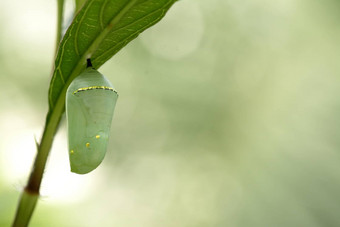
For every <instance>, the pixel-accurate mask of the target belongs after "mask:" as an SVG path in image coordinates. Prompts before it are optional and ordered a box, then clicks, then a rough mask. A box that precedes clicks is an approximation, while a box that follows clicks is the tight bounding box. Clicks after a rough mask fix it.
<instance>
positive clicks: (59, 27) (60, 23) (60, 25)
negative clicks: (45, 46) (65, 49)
mask: <svg viewBox="0 0 340 227" xmlns="http://www.w3.org/2000/svg"><path fill="white" fill-rule="evenodd" d="M63 17H64V0H58V16H57V34H56V44H55V54H54V56H56V55H57V51H58V46H59V43H60V40H61V30H62V28H63Z"/></svg>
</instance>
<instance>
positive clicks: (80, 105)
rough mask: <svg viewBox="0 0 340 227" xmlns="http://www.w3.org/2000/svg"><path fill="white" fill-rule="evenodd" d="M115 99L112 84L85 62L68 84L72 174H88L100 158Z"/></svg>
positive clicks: (115, 93) (68, 123) (104, 148)
mask: <svg viewBox="0 0 340 227" xmlns="http://www.w3.org/2000/svg"><path fill="white" fill-rule="evenodd" d="M117 98H118V94H117V92H116V90H115V89H114V87H113V86H112V84H111V83H110V82H109V81H108V80H107V79H106V78H105V77H104V76H103V75H102V74H100V73H99V72H98V71H97V70H95V69H94V68H92V64H91V61H90V59H88V68H87V69H86V70H85V71H84V72H83V73H81V74H80V75H79V76H78V77H77V78H75V79H74V80H73V81H72V83H71V84H70V86H69V87H68V89H67V93H66V117H67V128H68V146H69V157H70V165H71V171H72V172H74V173H78V174H85V173H88V172H90V171H92V170H94V169H95V168H97V167H98V165H99V164H100V163H101V162H102V160H103V159H104V156H105V153H106V147H107V143H108V139H109V134H110V128H111V121H112V116H113V112H114V109H115V105H116V101H117Z"/></svg>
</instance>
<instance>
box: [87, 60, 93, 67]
mask: <svg viewBox="0 0 340 227" xmlns="http://www.w3.org/2000/svg"><path fill="white" fill-rule="evenodd" d="M86 62H87V64H86V68H90V67H91V68H93V66H92V62H91V58H88V59H86Z"/></svg>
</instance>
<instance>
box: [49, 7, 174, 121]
mask: <svg viewBox="0 0 340 227" xmlns="http://www.w3.org/2000/svg"><path fill="white" fill-rule="evenodd" d="M175 1H176V0H89V1H87V2H86V3H85V5H84V6H83V7H82V9H81V10H80V11H79V13H78V14H77V15H76V16H75V18H74V20H73V22H72V24H71V25H70V27H69V28H68V30H67V32H66V34H65V36H64V38H63V40H62V41H61V43H60V45H59V50H58V54H57V57H56V61H55V69H54V73H53V76H52V79H51V84H50V88H49V107H50V113H51V112H52V110H53V109H54V108H55V106H56V105H57V103H59V104H58V105H59V107H58V108H59V109H60V108H61V106H64V102H65V101H64V99H65V93H66V89H67V87H68V86H69V84H70V83H71V82H72V80H73V79H74V78H75V77H77V76H78V75H79V74H80V72H82V71H83V70H84V69H85V63H86V59H87V58H91V60H92V64H93V66H94V67H95V68H97V69H98V68H99V67H100V66H101V65H102V64H104V63H105V62H106V61H107V60H108V59H110V58H111V57H112V56H113V55H114V54H116V53H117V52H118V51H119V50H120V49H121V48H122V47H124V46H125V45H126V44H128V43H129V42H130V41H131V40H133V39H134V38H136V37H137V36H138V35H139V34H140V33H141V32H143V31H144V30H145V29H147V28H148V27H150V26H152V25H154V24H155V23H157V22H158V21H159V20H160V19H161V18H162V17H163V16H164V15H165V13H166V12H167V10H168V9H169V8H170V7H171V5H172V4H173V3H174V2H175ZM49 115H50V114H49ZM48 118H49V117H48ZM47 120H48V119H47Z"/></svg>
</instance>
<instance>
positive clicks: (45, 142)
mask: <svg viewBox="0 0 340 227" xmlns="http://www.w3.org/2000/svg"><path fill="white" fill-rule="evenodd" d="M63 12H64V0H58V24H57V34H56V47H55V50H56V51H55V52H57V50H58V46H59V43H60V40H61V29H62V19H63ZM63 94H64V95H61V96H64V97H60V99H59V100H58V102H57V103H56V106H55V108H54V109H53V110H50V111H51V113H49V114H50V117H49V118H46V119H48V120H47V121H46V124H45V128H44V133H43V136H42V138H41V143H40V145H38V146H37V150H38V151H37V156H36V158H35V161H34V164H33V167H32V172H31V175H30V177H29V180H28V182H27V185H26V187H25V189H24V190H23V192H22V194H21V196H20V200H19V204H18V207H17V211H16V214H15V217H14V221H13V225H12V226H13V227H25V226H28V224H29V221H30V219H31V217H32V214H33V211H34V208H35V206H36V204H37V201H38V198H39V195H40V193H39V190H40V185H41V180H42V177H43V173H44V169H45V166H46V161H47V158H48V154H49V152H50V149H51V147H52V142H53V138H54V135H55V133H56V131H57V128H58V125H59V122H60V119H61V115H62V113H63V112H64V106H65V92H63ZM49 114H47V116H49Z"/></svg>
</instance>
